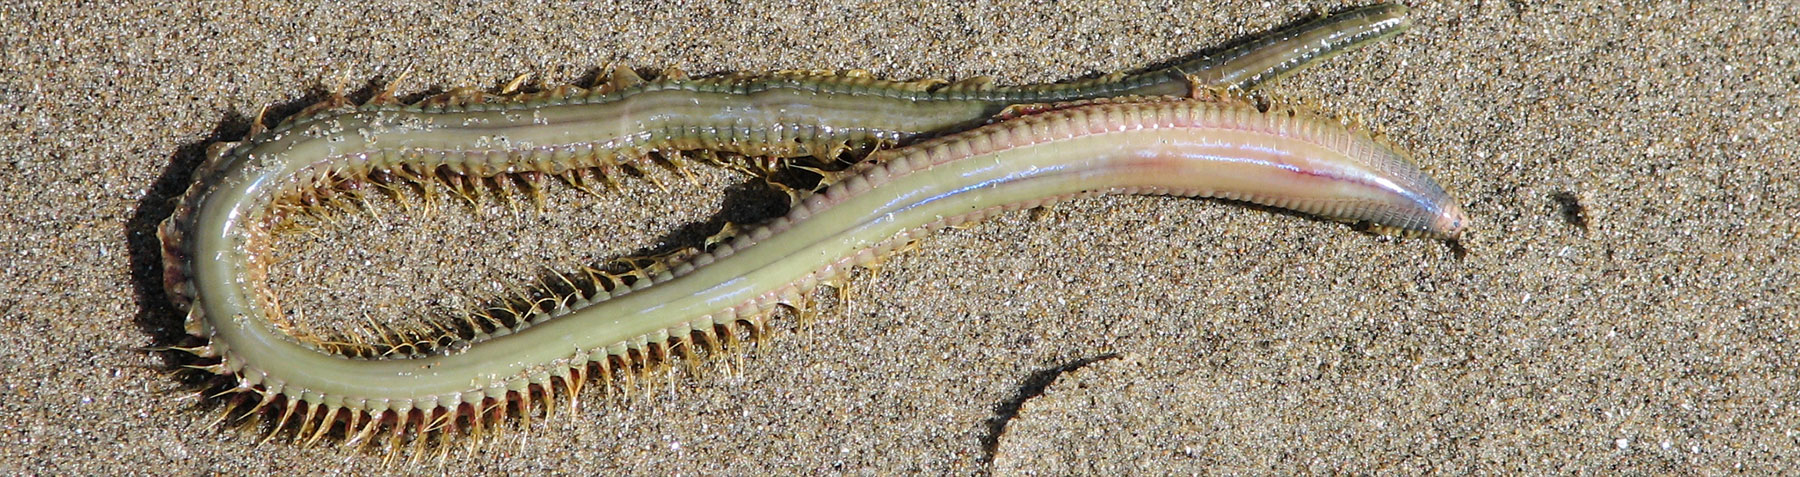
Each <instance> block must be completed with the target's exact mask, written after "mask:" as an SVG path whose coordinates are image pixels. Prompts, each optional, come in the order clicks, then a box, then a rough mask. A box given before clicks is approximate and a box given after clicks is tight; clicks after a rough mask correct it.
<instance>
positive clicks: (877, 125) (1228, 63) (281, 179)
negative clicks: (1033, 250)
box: [159, 5, 1465, 447]
mask: <svg viewBox="0 0 1800 477" xmlns="http://www.w3.org/2000/svg"><path fill="white" fill-rule="evenodd" d="M1405 13H1406V9H1405V7H1403V6H1400V5H1375V6H1370V7H1365V8H1361V9H1357V10H1352V11H1349V12H1345V13H1341V14H1338V15H1333V16H1329V17H1325V18H1322V19H1320V20H1317V21H1314V22H1311V23H1307V24H1303V25H1300V26H1297V27H1294V28H1291V29H1287V30H1283V31H1279V32H1276V33H1274V34H1271V35H1269V36H1266V37H1264V38H1261V39H1258V40H1255V41H1251V42H1248V43H1245V44H1243V45H1240V46H1238V47H1236V48H1232V49H1229V50H1226V51H1224V52H1222V53H1220V54H1217V55H1213V56H1210V57H1205V58H1200V59H1196V60H1193V61H1189V62H1185V63H1182V64H1179V65H1176V66H1174V67H1170V68H1164V69H1158V70H1152V71H1148V72H1144V73H1138V74H1131V75H1124V74H1115V75H1108V76H1103V77H1099V78H1093V79H1088V80H1081V81H1075V82H1069V83H1058V84H1042V85H1028V86H1014V87H1000V86H994V85H992V84H991V83H990V82H988V81H985V80H975V81H963V82H957V83H947V82H943V81H915V82H895V81H885V80H879V79H874V78H871V77H869V76H868V75H866V74H845V75H837V74H828V73H815V72H782V73H776V74H771V75H762V76H753V75H727V76H718V77H711V78H701V79H687V78H683V77H680V76H679V75H665V76H664V77H663V78H659V79H656V80H644V79H643V78H641V77H638V76H637V75H636V74H635V73H634V72H632V71H631V70H628V69H620V70H618V71H616V72H614V73H613V75H612V77H611V78H610V80H609V81H607V82H606V83H605V84H602V85H599V86H596V87H595V88H592V89H582V88H574V87H558V88H554V89H551V90H549V91H544V92H540V93H533V94H525V95H516V96H511V97H490V96H487V95H484V94H481V93H474V92H468V91H464V90H458V91H452V92H451V93H447V94H445V95H442V96H439V97H436V98H431V99H427V100H424V101H421V102H419V103H415V104H400V103H399V102H398V101H396V100H394V99H393V96H392V94H391V91H390V92H384V93H382V94H380V95H378V96H377V97H376V98H375V99H373V100H371V101H369V102H367V103H365V104H362V105H351V104H349V103H348V102H347V101H344V100H342V99H341V98H335V99H333V100H330V101H327V102H325V103H323V104H321V105H319V106H318V107H315V108H309V109H308V110H307V111H304V112H302V113H299V114H297V115H295V117H293V118H289V119H288V120H287V121H285V122H283V123H282V124H280V125H277V126H275V127H273V128H267V129H262V128H260V127H258V128H257V130H256V131H254V132H253V133H252V134H251V135H250V136H249V137H247V138H245V139H244V140H243V141H240V142H233V143H221V144H218V145H215V146H214V147H213V148H212V149H211V150H210V151H209V156H208V158H207V160H206V161H205V162H204V163H203V164H202V165H201V166H200V168H199V170H198V171H197V172H196V174H195V176H196V178H197V180H196V182H195V184H194V185H193V186H191V188H190V189H189V190H188V191H187V193H186V194H185V195H184V196H183V197H182V198H181V203H180V204H179V206H178V207H177V208H176V210H175V212H174V213H173V214H172V215H171V216H170V217H169V218H168V219H167V220H166V221H165V222H164V223H163V224H162V226H161V227H160V229H159V236H160V237H161V238H162V242H163V254H164V267H165V274H164V279H165V282H166V287H167V289H168V291H169V295H170V297H171V299H172V301H174V302H175V303H176V305H177V306H178V307H180V308H182V309H184V310H185V311H187V313H188V318H187V332H188V333H189V334H190V335H192V336H193V337H194V344H192V345H191V346H187V347H182V348H180V349H182V350H185V351H188V352H190V353H192V354H194V355H196V356H197V358H195V359H196V360H198V361H197V363H198V364H195V365H193V367H196V368H199V369H204V370H207V371H210V372H211V373H213V374H216V375H217V376H219V377H220V379H222V380H225V382H227V384H226V385H224V386H223V389H222V391H221V394H222V395H223V396H224V398H223V399H224V400H225V401H226V402H227V403H228V404H227V409H226V414H225V416H226V417H230V416H231V413H232V410H233V409H234V408H236V409H239V410H241V411H242V413H241V414H240V415H239V417H237V418H238V419H242V418H243V416H267V418H268V419H269V420H270V421H269V422H270V423H271V424H270V427H272V428H273V430H272V431H270V437H273V436H275V435H276V434H280V433H284V432H287V431H292V435H293V436H294V439H295V440H304V441H307V442H311V441H314V440H317V439H320V438H322V437H323V436H326V435H330V434H334V433H338V434H339V435H342V436H343V437H344V440H345V441H346V442H347V443H366V442H371V441H375V440H379V437H380V436H381V435H382V434H383V433H385V435H386V436H387V437H386V441H387V442H389V443H390V444H389V445H390V446H391V447H399V446H402V445H403V443H405V442H412V443H413V445H414V446H423V445H425V444H424V443H425V442H426V441H428V440H429V439H427V437H429V436H432V435H438V436H445V437H444V439H450V438H452V437H454V436H456V435H463V434H467V433H469V432H478V431H479V430H480V429H481V428H482V426H484V425H487V424H490V423H494V422H496V421H498V420H501V419H504V418H506V417H507V416H526V417H529V416H530V415H532V414H533V413H535V412H537V411H536V410H537V409H538V408H539V407H545V408H547V407H548V406H549V405H550V404H551V403H553V402H554V400H555V399H556V398H557V397H558V396H563V397H571V399H572V396H573V395H574V394H576V391H577V390H578V389H579V388H580V387H582V385H583V383H585V382H586V381H587V380H588V379H591V378H594V377H596V376H598V377H599V378H600V379H602V380H604V381H607V382H610V380H611V379H612V374H613V373H615V372H622V373H623V374H624V375H625V376H627V377H629V376H630V375H631V373H632V372H635V371H636V370H641V369H643V368H644V367H646V366H649V365H650V364H652V363H660V362H664V361H667V360H669V359H672V358H677V357H681V356H687V357H692V356H695V353H696V351H698V350H705V351H711V350H716V349H718V348H720V347H721V343H728V342H731V341H735V340H737V339H739V338H740V337H741V335H743V334H745V333H749V334H751V335H756V336H760V335H761V334H762V332H761V329H762V326H763V322H764V320H765V318H766V317H767V316H768V314H769V313H770V312H771V311H773V310H774V309H776V308H777V307H782V306H790V307H791V306H797V305H796V304H797V303H799V302H800V301H801V300H802V299H803V298H802V296H803V295H804V294H805V293H807V292H809V291H810V290H812V289H813V288H815V287H817V286H819V285H820V284H826V283H833V281H834V280H836V279H838V278H839V277H840V276H841V274H842V272H843V271H844V270H846V269H847V268H849V267H852V266H856V265H858V264H862V263H865V262H867V261H869V260H873V259H875V258H877V257H879V256H881V255H883V254H886V253H890V252H892V251H893V250H895V249H896V247H899V246H900V245H903V244H905V243H908V242H909V241H911V240H915V239H917V238H918V237H919V236H921V235H922V234H925V233H928V232H929V231H931V230H935V229H937V228H941V227H944V226H949V225H954V224H958V223H963V222H967V221H971V220H978V219H980V218H982V217H985V216H988V215H991V214H994V213H996V212H999V211H1005V210H1010V209H1017V208H1021V207H1031V206H1036V205H1039V204H1043V203H1047V202H1050V201H1055V200H1062V199H1067V198H1071V197H1081V196H1089V195H1097V194H1120V193H1130V194H1166V195H1180V196H1198V197H1219V198H1228V199H1235V200H1240V201H1245V202H1252V203H1257V204H1263V205H1268V206H1273V207H1280V208H1286V209H1291V210H1295V211H1300V212H1304V213H1308V214H1314V215H1318V216H1323V217H1328V218H1334V219H1339V220H1349V221H1363V222H1368V223H1371V224H1374V225H1376V226H1379V227H1385V228H1388V229H1392V230H1396V231H1403V232H1406V233H1412V234H1419V235H1428V236H1435V237H1443V238H1455V237H1456V236H1457V235H1458V234H1459V233H1460V232H1461V230H1462V228H1463V227H1464V223H1465V218H1464V216H1463V213H1462V211H1461V209H1460V208H1459V207H1458V206H1457V205H1456V204H1455V202H1454V201H1452V200H1451V198H1450V196H1449V195H1448V194H1447V193H1445V191H1444V190H1443V189H1442V188H1441V187H1439V186H1438V185H1437V184H1436V183H1434V182H1433V181H1432V180H1431V179H1430V178H1428V177H1426V176H1425V175H1424V174H1423V173H1421V172H1420V171H1419V169H1418V168H1417V167H1416V166H1414V165H1413V163H1412V162H1411V161H1410V159H1408V158H1407V157H1406V156H1405V155H1404V154H1403V153H1400V152H1398V151H1397V150H1396V149H1395V148H1393V147H1391V146H1389V145H1388V144H1386V143H1385V142H1382V141H1380V140H1377V139H1374V138H1372V137H1371V136H1370V135H1368V134H1366V133H1363V132H1360V131H1357V130H1355V129H1353V128H1350V127H1346V126H1344V125H1343V124H1341V123H1340V122H1338V121H1336V120H1331V119H1328V118H1324V117H1322V116H1318V115H1314V114H1312V113H1307V112H1302V111H1297V110H1294V109H1290V108H1283V107H1277V108H1272V109H1268V110H1264V109H1262V108H1258V107H1255V106H1253V105H1250V104H1249V103H1247V102H1244V101H1241V100H1234V99H1228V98H1230V97H1232V95H1231V94H1230V93H1228V91H1232V90H1243V89H1249V88H1252V87H1255V86H1256V85H1258V84H1260V83H1262V82H1264V81H1267V80H1270V79H1273V78H1276V77H1279V76H1281V75H1284V74H1287V73H1290V72H1293V71H1295V70H1297V69H1300V68H1303V67H1305V66H1306V65H1309V64H1312V63H1313V62H1316V61H1318V60H1320V59H1323V58H1326V57H1329V56H1332V55H1335V54H1337V53H1340V52H1343V51H1346V50H1348V49H1353V48H1356V47H1359V46H1361V45H1364V44H1367V43H1369V42H1372V41H1375V40H1378V39H1380V38H1385V37H1387V36H1391V35H1394V34H1397V33H1398V32H1400V31H1402V30H1404V29H1405V28H1406V27H1407V26H1408V23H1407V20H1406V18H1405ZM1195 96H1197V97H1199V98H1195ZM1181 97H1189V98H1185V99H1184V98H1181ZM1206 98H1210V99H1206ZM984 123H985V125H984ZM959 131H960V132H959ZM926 136H935V137H934V138H931V139H921V138H924V137H926ZM878 144H901V145H904V147H900V148H898V149H889V150H881V151H877V152H874V153H872V154H870V155H869V157H866V158H864V159H862V160H861V161H860V162H858V163H856V164H855V165H853V166H851V167H850V168H848V169H845V170H843V171H839V172H837V173H832V174H829V175H828V182H829V183H830V185H829V187H825V188H824V189H823V190H822V191H821V192H818V193H815V194H812V195H810V196H808V197H805V198H804V199H802V200H799V201H797V203H796V204H795V205H794V206H793V208H792V209H791V210H790V211H789V212H788V213H787V214H786V215H785V216H781V217H778V218H775V219H774V220H772V221H770V222H768V223H765V224H762V225H760V226H756V227H753V228H750V229H747V230H746V231H745V232H743V233H740V234H736V235H735V236H734V237H731V238H729V239H726V240H724V241H723V242H722V243H720V244H718V245H717V246H715V247H712V248H711V249H710V250H705V251H698V252H695V253H694V254H692V255H690V256H688V257H686V258H684V259H681V260H673V261H669V262H667V263H663V264H659V265H656V266H653V267H649V268H646V269H642V270H637V271H635V272H634V273H633V274H634V275H635V277H636V278H612V277H599V276H591V277H589V278H591V280H589V281H588V283H583V284H575V283H573V282H571V284H570V286H569V287H568V289H566V290H560V291H556V292H546V296H544V297H542V299H541V300H534V301H530V302H529V303H524V304H521V305H520V306H517V307H514V308H511V309H510V312H509V313H508V316H506V317H504V319H495V318H494V317H493V316H488V317H486V319H487V321H486V322H483V323H475V324H472V325H471V326H470V327H469V329H465V330H460V331H459V332H457V333H451V334H448V335H446V336H441V337H437V338H435V339H432V340H428V341H430V343H388V344H386V345H384V346H381V347H379V348H369V347H365V348H357V347H345V346H340V345H337V344H331V343H321V342H316V341H313V340H308V339H304V338H302V337H297V336H296V335H295V334H293V330H292V328H291V326H290V324H289V323H287V322H286V321H285V318H284V316H285V314H284V313H283V311H282V310H281V309H280V306H278V304H277V301H276V300H275V298H274V293H273V291H272V290H270V289H269V285H268V283H267V279H266V278H267V273H266V267H267V260H268V259H267V247H268V243H269V241H270V240H269V239H270V234H272V233H273V230H274V229H275V228H276V225H277V224H279V223H280V222H281V221H282V220H283V218H284V216H285V215H287V213H289V211H291V210H293V209H294V206H295V204H299V203H306V202H309V201H315V200H317V199H318V198H320V197H322V196H324V195H327V194H330V193H331V191H332V190H333V189H337V188H342V187H346V186H350V185H354V184H358V183H363V182H367V181H371V180H377V181H379V180H401V181H416V182H432V181H439V180H443V181H449V182H453V183H455V182H462V183H467V182H468V181H471V180H484V179H485V178H493V177H500V176H507V177H513V178H520V177H523V178H527V179H529V180H530V181H537V180H542V179H543V178H544V177H550V176H557V177H564V178H566V179H567V180H570V181H571V182H581V181H582V180H583V179H582V177H586V176H584V175H583V174H591V172H592V171H594V170H602V171H604V170H609V169H613V168H618V167H622V166H629V165H631V164H633V163H634V162H636V161H642V160H643V158H645V157H646V156H648V155H650V154H655V153H665V152H676V151H686V150H710V151H721V152H727V153H734V154H741V155H744V156H752V157H766V158H792V157H801V156H819V157H822V158H825V159H835V158H837V157H839V156H840V155H841V154H844V153H845V152H846V151H853V153H854V154H862V153H863V152H866V151H869V150H870V149H872V148H873V147H875V146H876V145H878ZM395 178H398V179H395ZM545 412H548V411H547V410H546V411H545Z"/></svg>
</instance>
